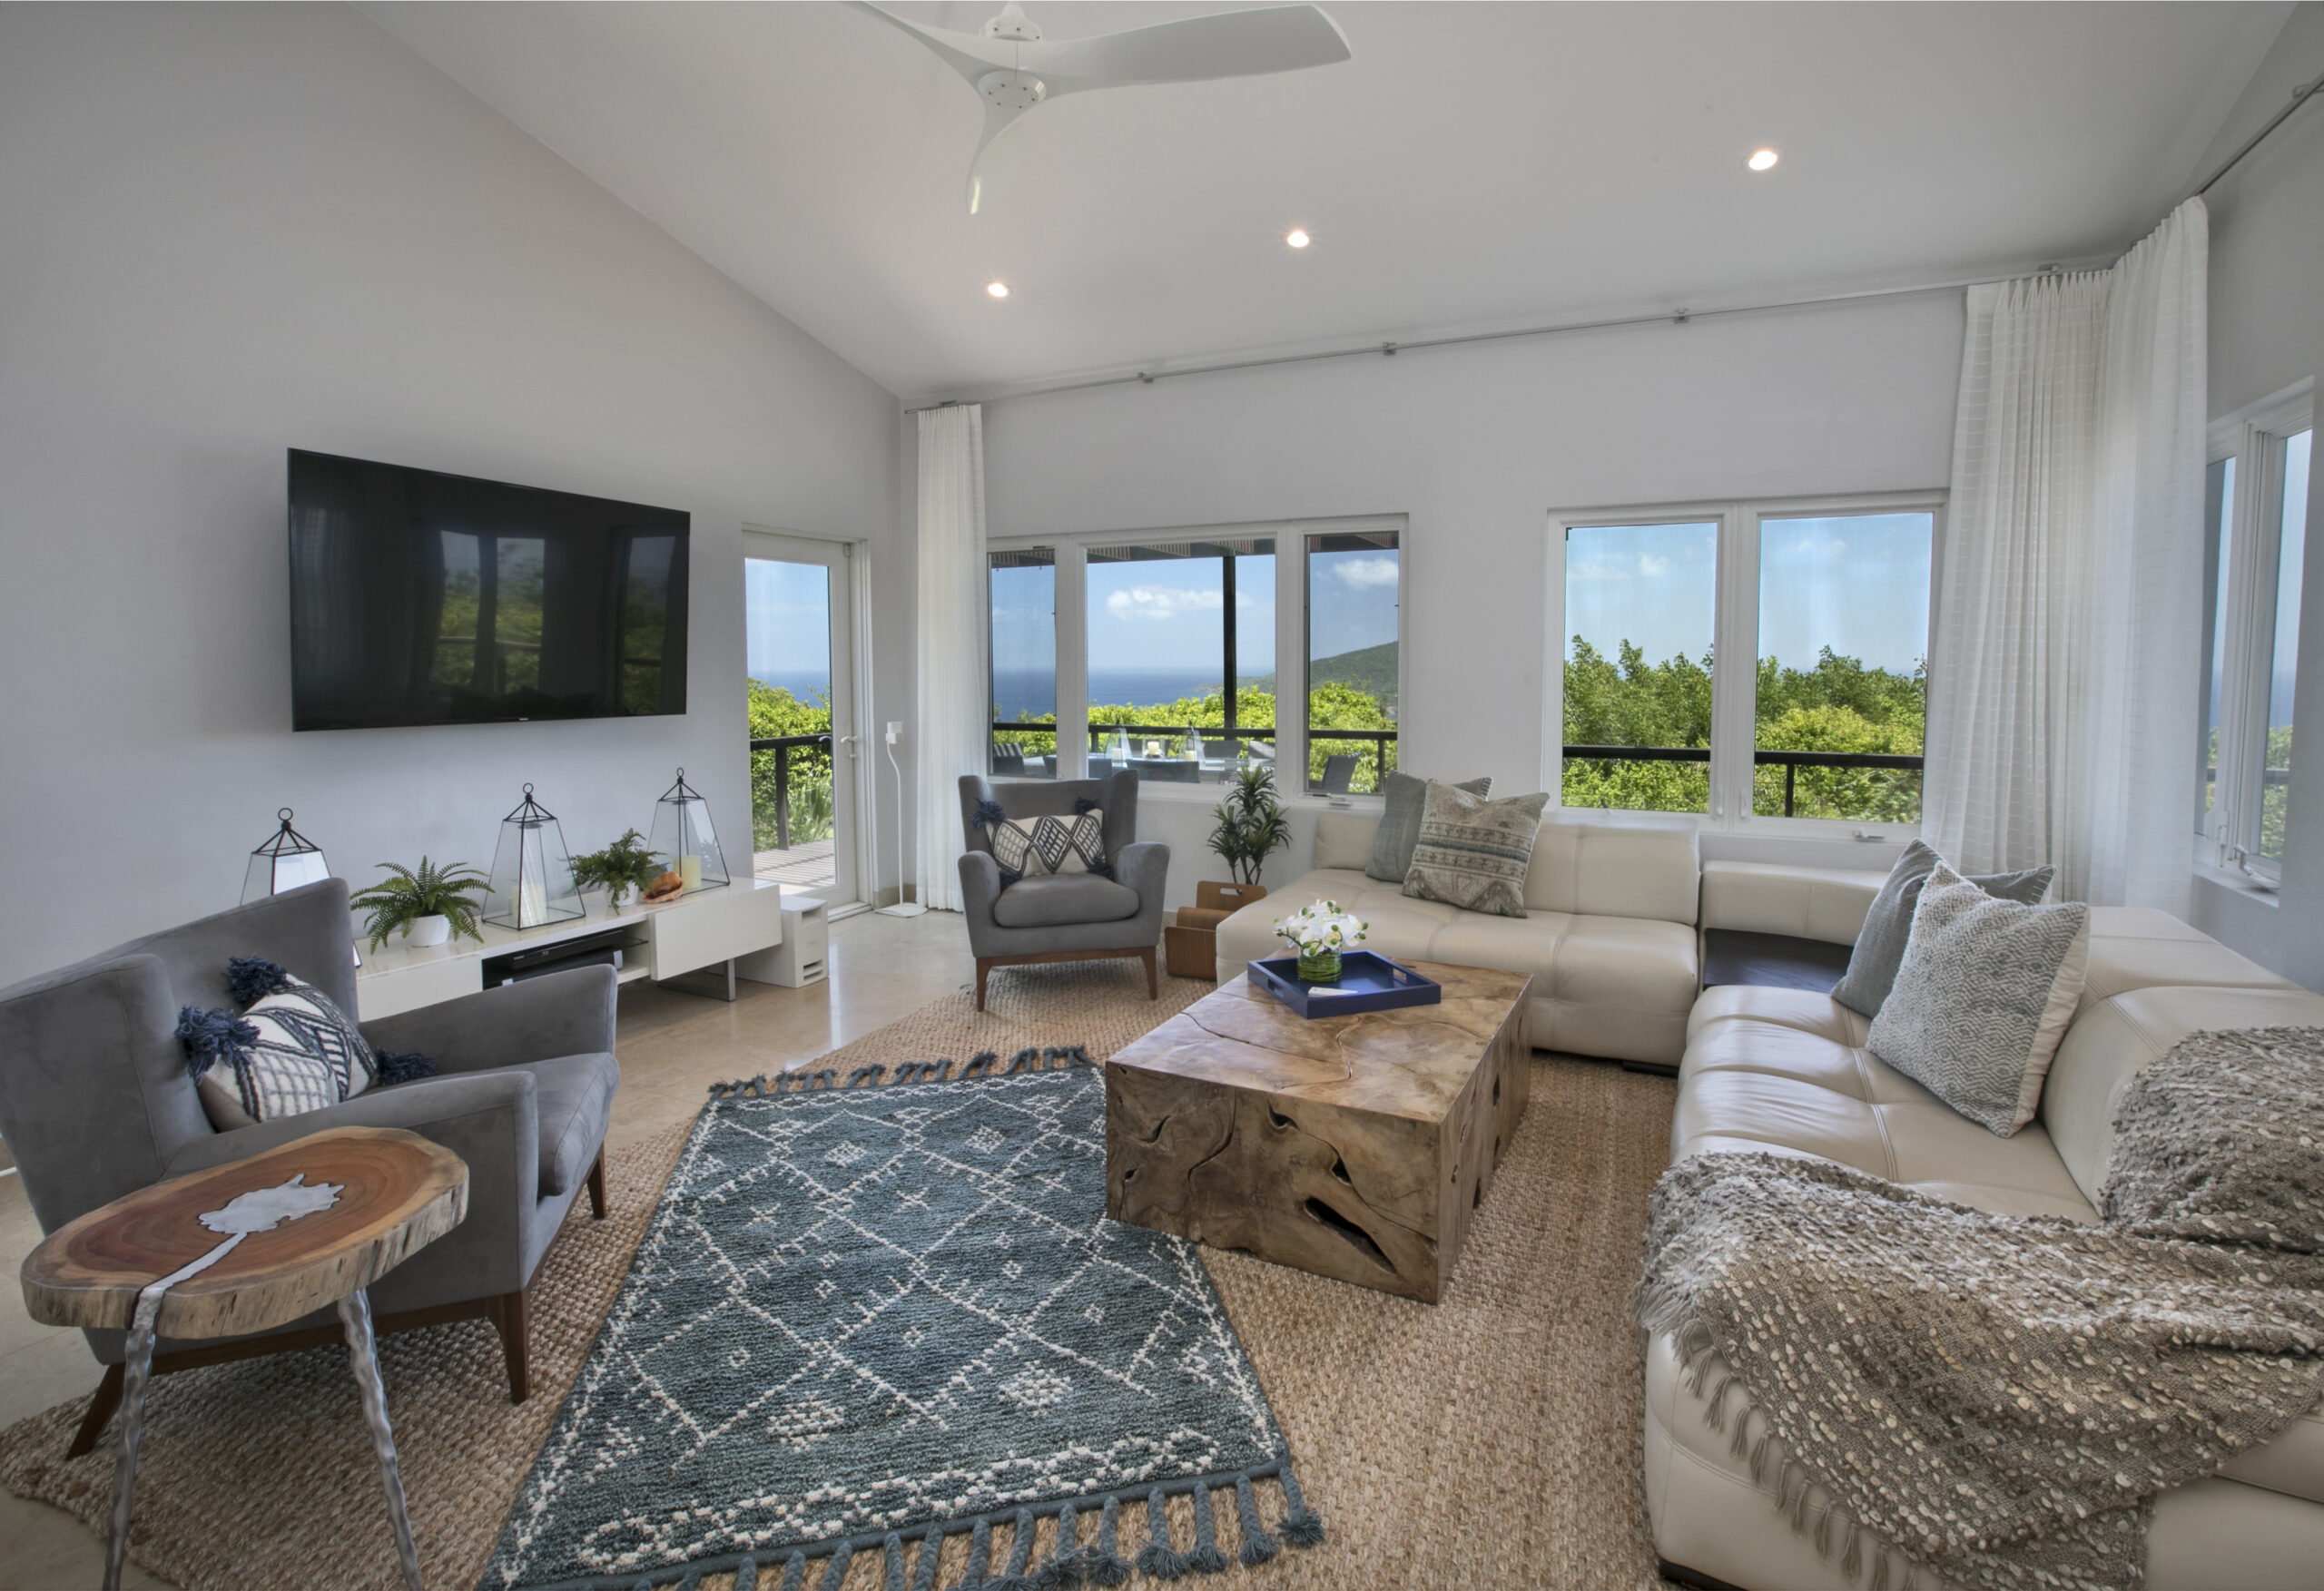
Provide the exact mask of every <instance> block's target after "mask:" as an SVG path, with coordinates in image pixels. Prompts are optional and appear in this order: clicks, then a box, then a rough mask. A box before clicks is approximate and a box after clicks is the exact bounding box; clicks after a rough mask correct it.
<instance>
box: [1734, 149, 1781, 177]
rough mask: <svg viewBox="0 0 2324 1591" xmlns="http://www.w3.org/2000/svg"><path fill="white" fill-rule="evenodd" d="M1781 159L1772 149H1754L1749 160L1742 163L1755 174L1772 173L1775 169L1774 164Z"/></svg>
mask: <svg viewBox="0 0 2324 1591" xmlns="http://www.w3.org/2000/svg"><path fill="white" fill-rule="evenodd" d="M1782 158H1783V157H1782V156H1781V155H1779V154H1777V152H1775V151H1774V150H1772V149H1755V150H1753V151H1752V152H1751V158H1750V159H1749V160H1747V161H1745V162H1743V163H1744V164H1745V165H1747V166H1748V167H1750V168H1751V169H1752V170H1753V171H1755V172H1772V171H1774V170H1775V169H1776V162H1777V161H1779V160H1781V159H1782Z"/></svg>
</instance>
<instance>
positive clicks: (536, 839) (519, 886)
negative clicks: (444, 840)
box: [484, 784, 582, 928]
mask: <svg viewBox="0 0 2324 1591" xmlns="http://www.w3.org/2000/svg"><path fill="white" fill-rule="evenodd" d="M580 915H582V908H581V891H580V890H579V889H577V888H576V887H575V885H574V882H573V855H572V853H571V852H570V851H568V850H566V849H565V830H564V828H563V827H562V826H561V825H559V824H558V822H557V820H556V813H554V812H551V811H549V810H547V809H545V808H544V807H542V806H541V804H540V803H539V802H538V801H536V800H533V787H532V786H531V785H529V784H528V785H527V786H526V787H525V799H524V800H522V801H521V802H519V803H518V804H517V810H515V811H513V812H511V813H509V814H508V815H507V817H506V818H503V819H502V820H500V844H499V847H498V848H497V850H494V851H493V853H492V882H491V886H490V888H489V889H487V892H486V894H485V900H484V920H485V921H487V922H488V923H497V924H498V925H499V926H500V927H502V928H543V927H546V926H547V925H548V924H550V923H557V922H569V921H570V920H572V919H573V918H576V917H579V916H580Z"/></svg>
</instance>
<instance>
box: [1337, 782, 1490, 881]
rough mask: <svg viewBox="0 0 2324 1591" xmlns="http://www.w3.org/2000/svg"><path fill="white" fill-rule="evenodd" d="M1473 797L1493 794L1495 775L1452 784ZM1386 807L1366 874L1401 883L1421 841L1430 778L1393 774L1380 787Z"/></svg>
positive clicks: (1374, 877)
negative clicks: (1428, 779)
mask: <svg viewBox="0 0 2324 1591" xmlns="http://www.w3.org/2000/svg"><path fill="white" fill-rule="evenodd" d="M1452 788H1453V789H1454V790H1465V791H1468V792H1469V793H1470V794H1471V795H1473V796H1489V795H1491V794H1492V776H1491V775H1487V776H1486V777H1485V778H1482V779H1471V780H1464V781H1462V782H1461V783H1459V784H1456V785H1454V786H1453V787H1452ZM1380 793H1381V794H1382V795H1383V796H1384V797H1385V798H1386V805H1387V810H1385V811H1384V812H1383V813H1381V815H1380V831H1379V832H1378V833H1376V834H1374V836H1373V837H1372V859H1371V860H1370V861H1368V862H1366V863H1364V877H1365V878H1367V879H1379V880H1380V881H1381V882H1382V883H1384V884H1401V883H1403V881H1404V875H1405V874H1406V873H1409V872H1411V871H1412V870H1413V846H1415V845H1417V844H1419V843H1420V815H1421V808H1422V807H1423V805H1424V804H1425V803H1426V801H1427V800H1428V781H1426V780H1425V779H1414V778H1413V776H1412V775H1411V774H1409V773H1391V774H1390V775H1388V781H1387V782H1386V783H1385V784H1384V785H1382V786H1381V787H1380Z"/></svg>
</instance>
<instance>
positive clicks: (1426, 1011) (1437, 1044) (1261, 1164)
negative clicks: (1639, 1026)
mask: <svg viewBox="0 0 2324 1591" xmlns="http://www.w3.org/2000/svg"><path fill="white" fill-rule="evenodd" d="M1404 965H1406V966H1409V967H1412V968H1413V970H1414V971H1416V972H1419V973H1421V974H1423V975H1424V976H1426V977H1432V978H1434V979H1435V980H1436V981H1437V982H1438V983H1439V984H1441V985H1443V989H1444V997H1443V1001H1442V1003H1440V1004H1438V1005H1433V1006H1411V1007H1404V1008H1403V1009H1401V1010H1394V1011H1374V1012H1369V1013H1365V1014H1364V1015H1360V1016H1324V1017H1318V1018H1316V1019H1315V1020H1313V1021H1309V1020H1306V1019H1304V1018H1302V1017H1301V1016H1299V1015H1298V1014H1297V1013H1295V1012H1294V1011H1292V1010H1290V1009H1288V1008H1287V1007H1285V1006H1284V1005H1282V1004H1281V1003H1280V1002H1279V1001H1277V1000H1276V999H1275V997H1273V996H1271V995H1269V994H1267V993H1266V992H1265V990H1264V989H1260V988H1255V987H1252V985H1251V982H1250V978H1249V976H1248V975H1247V974H1244V975H1241V976H1238V977H1235V978H1233V979H1231V980H1229V981H1228V982H1226V983H1225V984H1222V985H1220V986H1219V987H1218V990H1217V992H1216V993H1215V994H1210V995H1206V996H1205V997H1203V998H1202V999H1200V1000H1198V1001H1196V1003H1195V1004H1194V1005H1192V1006H1190V1007H1187V1009H1186V1010H1184V1011H1182V1012H1180V1013H1179V1014H1178V1015H1177V1016H1173V1017H1171V1018H1170V1019H1169V1020H1168V1021H1167V1022H1165V1023H1164V1024H1162V1026H1159V1027H1157V1028H1156V1029H1155V1030H1154V1031H1153V1032H1151V1033H1149V1034H1147V1036H1145V1037H1143V1038H1141V1039H1139V1040H1137V1042H1136V1043H1135V1044H1132V1045H1130V1046H1128V1048H1126V1049H1123V1050H1121V1051H1120V1052H1118V1054H1117V1055H1116V1056H1114V1058H1113V1059H1112V1060H1110V1061H1108V1062H1107V1063H1106V1213H1107V1214H1108V1215H1109V1216H1111V1217H1113V1218H1114V1219H1115V1220H1116V1221H1126V1222H1129V1223H1132V1224H1134V1225H1137V1226H1147V1227H1152V1228H1154V1229H1156V1230H1157V1231H1160V1232H1168V1233H1177V1234H1178V1235H1179V1236H1181V1237H1188V1238H1193V1239H1196V1241H1198V1242H1206V1243H1211V1244H1214V1245H1216V1246H1217V1247H1220V1248H1229V1249H1244V1250H1247V1251H1248V1252H1251V1253H1254V1254H1256V1255H1257V1256H1258V1257H1259V1258H1261V1259H1263V1260H1271V1261H1273V1262H1275V1263H1276V1264H1279V1265H1292V1266H1295V1267H1297V1268H1298V1269H1300V1270H1302V1271H1313V1272H1316V1273H1317V1274H1318V1275H1323V1276H1334V1277H1337V1278H1338V1279H1339V1280H1340V1281H1342V1282H1354V1283H1356V1284H1357V1285H1358V1286H1362V1287H1372V1288H1377V1289H1378V1290H1380V1291H1383V1292H1393V1293H1398V1294H1401V1295H1402V1296H1403V1297H1405V1298H1416V1299H1420V1300H1422V1301H1424V1302H1428V1303H1434V1302H1435V1301H1437V1298H1438V1297H1439V1295H1440V1294H1441V1293H1442V1291H1443V1286H1444V1280H1445V1278H1446V1277H1448V1276H1450V1275H1451V1274H1452V1266H1453V1262H1455V1261H1456V1260H1458V1259H1459V1258H1460V1254H1461V1245H1462V1242H1463V1241H1465V1240H1466V1238H1467V1237H1468V1235H1469V1217H1470V1213H1471V1212H1472V1211H1473V1210H1474V1209H1475V1208H1476V1207H1477V1206H1478V1205H1479V1204H1480V1203H1482V1202H1483V1200H1484V1196H1485V1190H1486V1188H1487V1187H1488V1186H1490V1185H1491V1183H1492V1174H1493V1169H1494V1167H1495V1166H1496V1165H1497V1164H1500V1161H1501V1157H1502V1153H1503V1151H1504V1150H1505V1149H1506V1148H1507V1146H1508V1144H1509V1141H1510V1139H1511V1138H1512V1135H1513V1134H1515V1132H1516V1130H1517V1119H1518V1117H1520V1116H1521V1115H1524V1113H1525V1095H1526V1090H1527V1087H1528V1085H1529V1083H1530V1080H1531V1074H1530V1072H1529V1071H1528V1063H1529V1061H1530V1059H1531V1046H1530V1045H1529V1043H1528V1042H1527V1033H1526V1012H1527V1010H1528V1008H1529V1006H1530V1003H1531V998H1532V979H1531V977H1527V976H1526V975H1525V974H1523V973H1516V972H1489V971H1486V970H1484V969H1482V968H1480V967H1448V966H1444V965H1442V964H1440V963H1436V962H1430V961H1413V962H1407V963H1404Z"/></svg>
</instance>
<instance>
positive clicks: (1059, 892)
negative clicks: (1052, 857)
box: [992, 873, 1138, 928]
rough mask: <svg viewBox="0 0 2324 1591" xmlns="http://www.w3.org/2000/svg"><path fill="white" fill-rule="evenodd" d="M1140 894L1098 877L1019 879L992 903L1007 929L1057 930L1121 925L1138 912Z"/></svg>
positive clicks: (994, 916) (1057, 875)
mask: <svg viewBox="0 0 2324 1591" xmlns="http://www.w3.org/2000/svg"><path fill="white" fill-rule="evenodd" d="M1137 905H1138V902H1137V890H1135V889H1125V888H1124V887H1123V886H1121V885H1119V884H1117V883H1115V882H1114V881H1113V880H1112V879H1100V878H1098V876H1097V875H1096V874H1094V873H1052V874H1048V875H1045V876H1043V877H1040V878H1035V879H1018V880H1017V882H1015V883H1014V884H1011V885H1009V887H1008V888H1007V889H1003V890H1002V891H1001V892H1000V895H999V897H997V898H996V899H994V901H993V903H992V920H993V921H995V922H997V923H999V924H1000V926H1001V927H1002V928H1059V927H1062V926H1064V925H1065V924H1067V923H1090V922H1119V921H1120V920H1121V919H1122V918H1126V917H1133V916H1135V915H1137Z"/></svg>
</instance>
